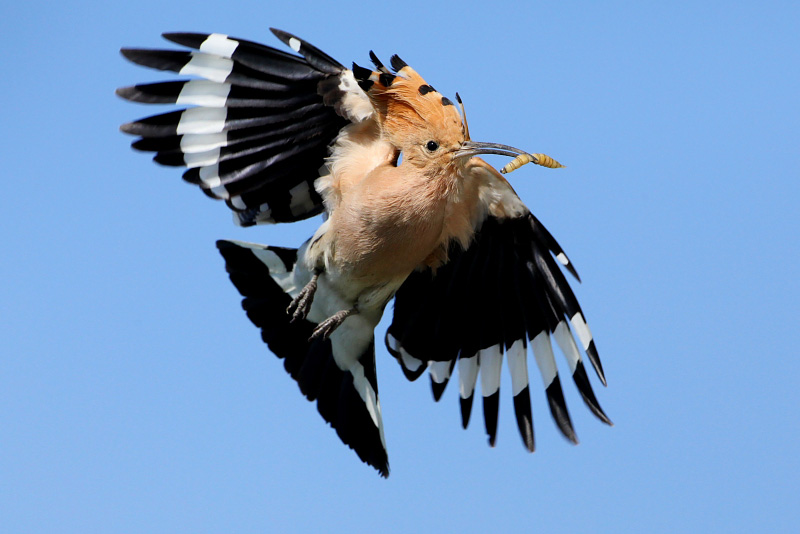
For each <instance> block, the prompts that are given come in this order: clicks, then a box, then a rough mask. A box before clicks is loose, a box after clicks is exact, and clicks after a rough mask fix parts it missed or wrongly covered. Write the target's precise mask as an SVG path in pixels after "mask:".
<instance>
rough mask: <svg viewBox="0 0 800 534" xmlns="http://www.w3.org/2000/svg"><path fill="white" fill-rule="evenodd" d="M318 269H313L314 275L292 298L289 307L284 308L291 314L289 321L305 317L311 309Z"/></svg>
mask: <svg viewBox="0 0 800 534" xmlns="http://www.w3.org/2000/svg"><path fill="white" fill-rule="evenodd" d="M319 274H320V271H314V276H312V277H311V280H309V281H308V283H307V284H306V285H305V287H303V289H301V290H300V293H299V294H298V295H297V296H296V297H295V298H294V299H292V302H291V303H289V307H288V308H286V313H288V314H289V315H291V316H292V319H291V321H290V322H292V323H293V322H295V321H297V320H298V319H305V318H306V316H307V315H308V312H309V311H310V310H311V302H312V301H313V300H314V293H316V291H317V279H318V278H319Z"/></svg>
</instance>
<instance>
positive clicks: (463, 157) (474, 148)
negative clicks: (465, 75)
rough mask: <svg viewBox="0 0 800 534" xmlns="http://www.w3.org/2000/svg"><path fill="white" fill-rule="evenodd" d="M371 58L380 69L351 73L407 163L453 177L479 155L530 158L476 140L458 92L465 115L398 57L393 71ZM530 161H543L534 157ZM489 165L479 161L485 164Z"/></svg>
mask: <svg viewBox="0 0 800 534" xmlns="http://www.w3.org/2000/svg"><path fill="white" fill-rule="evenodd" d="M370 58H371V59H372V62H373V63H374V64H375V67H376V68H377V71H370V70H368V69H365V68H362V67H359V66H358V65H356V64H354V65H353V73H354V74H355V77H356V79H357V80H358V82H359V85H360V86H361V88H362V89H364V91H365V92H366V93H367V95H368V96H369V97H370V100H371V101H372V103H373V107H374V108H375V110H376V111H377V113H378V117H379V122H380V124H381V128H382V130H383V135H384V136H385V137H386V139H387V140H388V141H389V142H390V143H391V144H393V145H394V146H395V147H397V150H398V151H399V152H401V153H402V158H403V164H406V163H408V164H410V165H413V166H415V167H420V168H423V169H425V172H426V173H429V174H440V173H448V174H449V173H451V172H452V171H454V170H456V171H460V172H457V174H461V173H463V172H464V169H465V167H467V166H469V165H470V160H471V158H472V157H474V156H477V155H479V154H498V155H503V156H510V157H513V158H518V157H519V156H528V153H526V152H525V151H523V150H520V149H518V148H514V147H511V146H508V145H501V144H498V143H482V142H476V141H472V140H471V139H470V135H469V128H468V126H467V120H466V115H465V114H464V106H463V103H462V102H461V98H460V97H459V96H458V94H456V100H457V102H458V107H459V108H460V110H461V113H459V110H458V109H457V108H456V105H455V104H454V103H453V101H452V100H450V99H449V98H447V97H446V96H442V94H440V93H439V92H438V91H436V89H434V88H433V86H431V85H430V84H428V83H427V82H426V81H425V80H424V79H423V78H422V76H420V75H419V74H418V73H417V72H416V71H415V70H414V69H412V68H411V67H410V66H409V65H408V64H407V63H406V62H405V61H403V60H402V59H400V58H399V57H398V56H397V55H394V56H392V57H391V66H392V68H393V72H392V71H390V70H389V69H387V68H386V67H385V66H384V65H383V64H382V63H381V62H380V60H379V59H378V58H377V57H376V56H375V54H374V53H373V52H370ZM527 161H533V162H534V163H539V162H538V160H537V158H536V157H532V158H530V159H528V160H527ZM485 165H486V164H485V163H483V162H481V166H485ZM508 167H509V166H506V168H508ZM504 172H505V171H504Z"/></svg>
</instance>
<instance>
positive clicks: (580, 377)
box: [572, 362, 614, 426]
mask: <svg viewBox="0 0 800 534" xmlns="http://www.w3.org/2000/svg"><path fill="white" fill-rule="evenodd" d="M572 378H573V380H575V385H576V386H577V387H578V391H579V392H580V394H581V397H583V401H584V402H585V403H586V406H588V407H589V409H590V410H591V411H592V413H593V414H594V415H595V416H596V417H597V418H598V419H600V420H601V421H602V422H604V423H605V424H607V425H609V426H614V423H612V422H611V420H610V419H609V418H608V416H607V415H606V414H605V412H604V411H603V409H602V408H601V407H600V403H598V402H597V397H595V395H594V391H593V390H592V385H591V383H589V377H588V376H586V368H585V367H584V366H583V362H578V365H577V366H576V367H575V372H573V373H572Z"/></svg>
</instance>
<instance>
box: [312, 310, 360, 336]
mask: <svg viewBox="0 0 800 534" xmlns="http://www.w3.org/2000/svg"><path fill="white" fill-rule="evenodd" d="M357 313H358V305H356V306H353V307H352V308H350V309H349V310H341V311H338V312H336V313H334V314H333V315H331V316H330V317H328V318H327V319H325V320H324V321H322V322H321V323H319V325H318V326H317V327H316V328H315V329H314V332H312V333H311V337H310V338H308V340H309V341H313V340H314V339H316V338H318V337H321V338H322V340H323V341H324V340H326V339H328V338H329V337H331V334H333V331H334V330H336V329H337V328H339V326H341V324H342V323H343V322H344V320H345V319H347V318H348V317H350V316H351V315H355V314H357Z"/></svg>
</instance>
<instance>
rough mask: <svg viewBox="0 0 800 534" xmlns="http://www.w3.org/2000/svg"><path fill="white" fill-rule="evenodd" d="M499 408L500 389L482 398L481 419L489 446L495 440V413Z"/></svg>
mask: <svg viewBox="0 0 800 534" xmlns="http://www.w3.org/2000/svg"><path fill="white" fill-rule="evenodd" d="M499 410H500V391H499V390H498V391H495V392H494V393H492V394H491V395H489V396H488V397H484V398H483V421H484V424H485V425H486V433H487V434H488V435H489V446H490V447H494V444H495V441H497V414H498V412H499Z"/></svg>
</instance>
